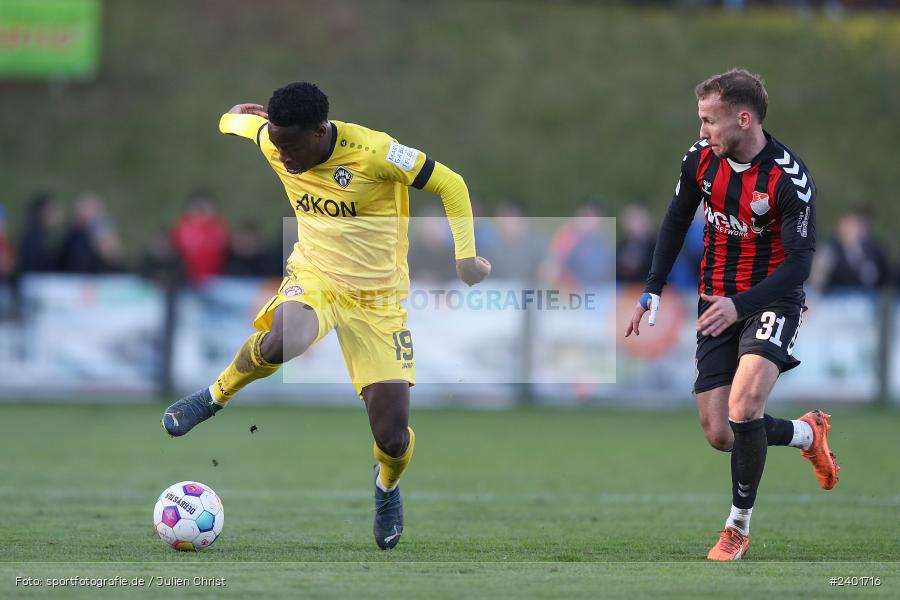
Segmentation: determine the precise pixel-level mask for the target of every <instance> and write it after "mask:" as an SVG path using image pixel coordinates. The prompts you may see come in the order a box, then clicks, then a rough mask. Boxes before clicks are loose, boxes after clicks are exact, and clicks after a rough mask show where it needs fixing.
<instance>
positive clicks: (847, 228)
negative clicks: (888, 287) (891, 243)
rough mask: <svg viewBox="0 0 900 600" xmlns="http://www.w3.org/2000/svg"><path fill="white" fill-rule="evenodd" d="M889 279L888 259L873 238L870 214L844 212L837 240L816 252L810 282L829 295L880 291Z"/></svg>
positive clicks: (856, 211) (858, 211)
mask: <svg viewBox="0 0 900 600" xmlns="http://www.w3.org/2000/svg"><path fill="white" fill-rule="evenodd" d="M887 279H888V264H887V258H886V255H885V252H884V249H883V248H882V246H881V244H880V243H879V242H878V240H876V239H875V237H874V236H873V235H872V228H871V222H870V218H869V214H868V212H867V211H865V210H861V209H856V210H851V211H849V212H846V213H844V214H843V215H842V216H841V218H840V219H839V220H838V223H837V228H836V230H835V236H834V238H832V239H831V240H829V241H828V243H827V244H825V245H824V247H822V248H821V249H820V250H819V251H818V252H816V255H815V261H814V263H813V269H812V273H811V274H810V283H811V284H812V285H813V286H814V287H817V288H819V289H821V290H822V291H823V292H826V293H827V292H831V291H835V290H838V289H875V288H880V287H881V286H883V285H884V284H885V283H886V282H887Z"/></svg>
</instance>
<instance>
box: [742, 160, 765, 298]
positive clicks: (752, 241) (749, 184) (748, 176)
mask: <svg viewBox="0 0 900 600" xmlns="http://www.w3.org/2000/svg"><path fill="white" fill-rule="evenodd" d="M758 178H759V164H756V165H755V166H754V167H753V168H752V169H750V170H749V171H745V172H744V176H743V178H742V179H741V200H740V204H739V205H738V218H739V219H740V220H741V221H742V222H743V223H747V224H748V225H750V224H752V223H753V214H754V213H753V209H752V208H750V203H751V202H753V192H754V191H755V190H756V180H757V179H758ZM769 197H770V198H771V197H772V196H769ZM752 232H753V230H752V229H751V230H750V235H749V236H747V237H746V238H744V240H743V241H742V242H741V255H740V257H738V265H737V273H736V274H735V284H736V286H737V293H741V292H743V291H745V290H748V289H750V285H751V280H752V278H753V259H754V258H756V237H755V236H754V235H753V233H752Z"/></svg>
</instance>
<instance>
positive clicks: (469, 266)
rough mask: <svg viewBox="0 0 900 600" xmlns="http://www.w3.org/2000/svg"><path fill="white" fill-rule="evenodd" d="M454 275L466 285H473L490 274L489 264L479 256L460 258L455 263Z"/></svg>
mask: <svg viewBox="0 0 900 600" xmlns="http://www.w3.org/2000/svg"><path fill="white" fill-rule="evenodd" d="M456 274H457V275H458V276H459V278H460V279H462V280H463V281H464V282H466V285H475V284H476V283H479V282H481V281H483V280H484V278H485V277H487V276H488V275H490V274H491V263H489V262H488V260H487V259H486V258H482V257H480V256H473V257H472V258H461V259H459V260H457V261H456Z"/></svg>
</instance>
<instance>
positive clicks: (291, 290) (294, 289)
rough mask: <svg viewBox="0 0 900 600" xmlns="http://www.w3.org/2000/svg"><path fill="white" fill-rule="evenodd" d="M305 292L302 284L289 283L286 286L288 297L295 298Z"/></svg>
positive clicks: (285, 291) (285, 290)
mask: <svg viewBox="0 0 900 600" xmlns="http://www.w3.org/2000/svg"><path fill="white" fill-rule="evenodd" d="M304 293H305V290H304V289H303V286H302V285H289V286H288V287H286V288H284V295H285V297H287V298H293V297H294V296H301V295H303V294H304Z"/></svg>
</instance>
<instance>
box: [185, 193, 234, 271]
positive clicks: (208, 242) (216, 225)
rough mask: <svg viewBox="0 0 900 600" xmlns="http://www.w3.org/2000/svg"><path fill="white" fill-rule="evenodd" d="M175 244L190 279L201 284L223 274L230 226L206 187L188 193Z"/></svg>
mask: <svg viewBox="0 0 900 600" xmlns="http://www.w3.org/2000/svg"><path fill="white" fill-rule="evenodd" d="M172 243H173V244H174V245H175V249H176V251H177V252H178V254H179V256H180V257H181V260H182V262H183V263H184V267H185V273H186V276H187V280H188V282H190V283H192V284H200V283H203V282H204V281H206V280H207V279H208V278H209V277H212V276H213V275H221V274H222V272H223V270H224V267H225V259H226V257H227V254H228V225H227V224H226V222H225V220H224V219H223V218H222V217H221V216H219V214H218V211H217V209H216V205H215V198H214V197H213V195H212V193H211V192H210V191H209V190H206V189H197V190H194V191H193V192H191V194H190V195H189V196H188V200H187V207H186V209H185V212H184V214H183V215H182V216H181V218H180V219H178V221H176V222H175V225H174V226H173V227H172Z"/></svg>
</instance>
